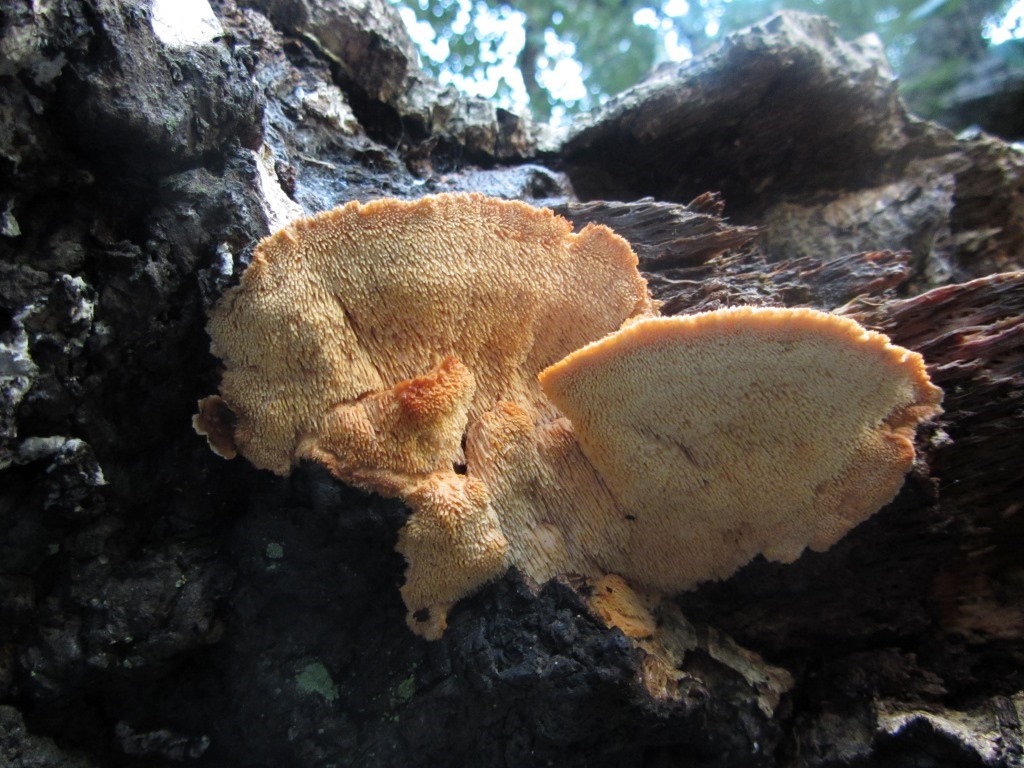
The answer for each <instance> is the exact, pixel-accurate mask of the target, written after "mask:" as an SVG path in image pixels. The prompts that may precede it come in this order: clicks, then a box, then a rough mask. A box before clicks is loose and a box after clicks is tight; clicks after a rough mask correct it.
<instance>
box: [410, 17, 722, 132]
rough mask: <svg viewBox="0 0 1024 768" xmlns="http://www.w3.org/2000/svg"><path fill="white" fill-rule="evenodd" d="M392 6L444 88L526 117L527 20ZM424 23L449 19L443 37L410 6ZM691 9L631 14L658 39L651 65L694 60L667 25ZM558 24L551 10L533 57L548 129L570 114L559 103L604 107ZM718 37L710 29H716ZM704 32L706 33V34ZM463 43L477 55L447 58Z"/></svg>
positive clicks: (573, 44) (682, 40) (574, 47)
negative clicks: (457, 41)
mask: <svg viewBox="0 0 1024 768" xmlns="http://www.w3.org/2000/svg"><path fill="white" fill-rule="evenodd" d="M406 2H407V3H408V4H399V5H398V9H399V13H400V14H401V17H402V20H403V21H404V22H405V25H406V27H407V28H408V30H409V33H410V35H411V36H412V39H413V41H414V42H415V43H416V45H417V47H418V48H419V51H420V53H421V55H422V56H424V57H425V58H427V59H429V61H430V62H432V63H433V64H434V65H436V69H437V72H438V79H439V80H440V82H441V83H442V84H443V85H453V86H455V87H456V88H458V89H459V90H460V91H462V92H463V93H466V94H468V95H471V96H479V97H482V98H487V99H493V100H494V101H495V102H496V103H497V104H498V105H500V106H502V107H505V108H507V109H510V110H512V111H514V112H518V113H525V112H527V111H528V110H529V106H530V97H529V94H528V92H527V89H526V84H525V83H524V81H523V75H522V72H521V71H520V69H519V58H520V56H521V54H522V52H523V47H524V46H525V44H526V14H524V13H523V12H522V11H518V10H516V9H514V8H512V7H511V6H509V5H499V6H498V7H490V6H489V5H488V4H487V3H485V2H483V1H482V0H440V2H432V1H431V0H406ZM414 3H415V4H416V6H417V7H418V8H419V10H420V11H421V14H420V15H421V16H424V15H426V16H427V17H428V18H431V19H440V18H442V17H445V18H447V19H450V20H451V21H450V24H449V27H448V30H447V34H446V33H444V32H442V33H439V32H438V30H437V29H435V25H434V24H432V23H431V22H430V21H427V20H424V19H423V18H417V14H416V11H415V10H414V8H413V7H412V4H414ZM689 10H690V4H689V2H687V0H665V2H663V3H661V4H660V9H656V8H655V7H653V4H652V6H651V7H643V8H640V9H638V10H637V11H635V13H634V14H633V19H632V21H633V24H634V25H636V26H637V27H648V28H650V29H653V30H655V31H656V32H658V34H659V39H660V43H661V45H660V51H659V54H658V57H657V61H659V62H663V61H673V62H678V61H683V60H686V59H689V58H691V57H692V56H693V51H692V50H691V49H690V47H689V45H688V42H687V41H686V39H685V38H683V37H682V36H681V35H680V34H679V32H678V31H677V30H676V29H675V25H674V24H673V21H672V19H674V18H676V17H680V16H684V15H685V14H686V13H688V12H689ZM561 21H562V18H561V14H560V12H558V11H554V12H553V14H552V17H551V19H550V24H549V25H547V26H546V27H545V28H544V30H543V48H542V50H541V55H540V56H539V57H538V58H537V73H536V77H537V82H538V83H539V84H540V85H541V86H542V87H543V88H544V90H545V91H547V93H548V94H550V97H551V101H552V106H551V122H552V123H554V124H559V123H565V122H567V121H568V119H569V112H570V110H569V109H567V107H566V104H573V103H577V104H580V103H586V100H587V99H589V100H590V102H591V103H593V104H595V105H596V104H600V103H602V102H604V101H606V100H607V98H608V95H607V94H602V93H597V91H596V90H595V88H596V86H594V85H593V84H588V83H587V78H588V75H589V72H588V70H587V68H586V67H585V66H584V65H583V63H581V62H580V60H579V59H578V57H577V44H576V42H575V41H574V40H573V39H572V36H571V35H564V34H561V33H560V32H559V31H558V30H557V29H556V27H557V26H559V25H560V23H561ZM716 31H717V30H716ZM709 32H710V30H709ZM456 36H457V37H459V38H462V39H463V40H464V41H466V42H470V43H472V42H476V43H478V44H479V53H478V54H477V55H476V56H472V55H460V54H458V53H455V52H453V50H452V45H451V40H452V38H454V37H456Z"/></svg>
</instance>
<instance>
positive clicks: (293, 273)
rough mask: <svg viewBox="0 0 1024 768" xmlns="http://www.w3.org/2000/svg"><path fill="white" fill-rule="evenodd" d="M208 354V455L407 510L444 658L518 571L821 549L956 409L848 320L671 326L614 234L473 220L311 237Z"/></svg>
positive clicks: (242, 298)
mask: <svg viewBox="0 0 1024 768" xmlns="http://www.w3.org/2000/svg"><path fill="white" fill-rule="evenodd" d="M209 331H210V335H211V338H212V347H211V348H212V350H213V352H214V354H216V355H217V356H218V357H220V358H221V360H222V361H223V363H224V375H223V379H222V382H221V387H220V394H219V395H213V396H211V397H208V398H205V399H204V400H203V401H201V403H200V410H199V413H198V414H197V415H196V417H195V418H194V424H195V427H196V430H197V431H198V432H200V433H201V434H204V435H206V436H207V437H208V439H209V441H210V444H211V447H213V449H214V450H215V451H216V452H217V453H218V454H220V455H222V456H224V457H226V458H231V457H232V456H233V455H234V454H235V453H239V454H241V455H242V456H244V457H246V458H247V459H248V460H249V461H251V462H252V463H253V464H255V465H256V466H258V467H261V468H264V469H269V470H271V471H273V472H276V473H278V474H286V473H288V472H289V471H290V470H291V468H292V467H293V466H294V465H295V463H296V462H298V461H299V460H302V459H312V460H315V461H318V462H320V463H321V464H323V465H324V466H326V467H327V468H328V469H329V470H330V471H331V472H332V473H333V474H334V475H335V476H336V477H338V478H340V479H342V480H344V481H346V482H349V483H352V484H354V485H357V486H359V487H362V488H365V489H369V490H373V491H376V492H378V493H382V494H385V495H389V496H397V497H399V498H401V499H403V500H404V501H405V502H406V503H407V504H408V506H409V507H410V509H411V511H412V514H411V515H410V518H409V520H408V522H407V524H406V526H405V527H404V529H403V530H402V532H401V534H400V536H399V543H398V548H399V551H401V552H402V554H403V555H404V556H405V558H406V560H407V562H408V568H407V571H406V581H405V585H404V586H403V587H402V595H403V598H404V600H405V603H406V606H407V607H408V609H409V624H410V626H411V627H412V628H413V630H414V631H416V632H418V633H419V634H421V635H423V636H425V637H428V638H436V637H438V636H440V634H441V633H442V632H443V631H444V628H445V625H446V615H447V611H448V609H449V607H450V606H451V605H452V604H453V603H454V602H455V601H456V600H458V599H459V598H461V597H463V596H465V595H467V594H469V593H470V592H472V591H473V590H475V589H476V588H478V587H479V586H480V585H481V584H483V583H485V582H486V581H488V580H489V579H492V578H494V577H495V576H497V575H500V574H501V573H502V572H503V571H504V570H505V569H507V568H508V567H509V566H516V567H518V568H520V569H521V570H523V571H524V572H525V573H526V574H528V575H529V576H530V577H532V578H533V579H536V580H537V581H544V580H547V579H549V578H551V577H553V576H556V575H559V574H569V573H575V574H580V575H584V576H589V577H594V578H600V577H602V576H605V575H606V574H609V573H613V574H618V575H620V576H622V577H625V578H626V579H627V580H629V582H630V583H631V584H634V585H635V586H637V587H639V588H643V589H646V590H654V591H661V592H666V593H667V592H672V591H677V590H680V589H685V588H687V587H691V586H693V585H694V584H696V583H698V582H700V581H702V580H705V579H712V578H722V577H725V576H728V575H729V574H731V573H732V572H734V571H735V570H736V569H737V568H738V567H740V566H741V565H743V564H744V563H746V562H747V561H748V560H750V559H751V558H752V557H753V556H754V555H756V554H757V553H759V552H761V553H764V554H765V556H766V557H769V558H772V559H777V560H783V561H790V560H793V559H795V558H796V557H797V556H799V554H800V552H801V551H802V550H803V549H804V547H805V546H811V547H812V548H815V549H824V548H827V547H828V546H830V545H831V544H832V543H834V542H835V541H836V540H837V539H838V538H839V537H841V536H842V535H843V534H844V533H845V532H846V531H847V530H849V529H850V528H852V527H853V526H854V525H856V524H857V523H858V522H860V521H861V520H863V519H865V518H866V517H868V516H869V515H871V514H872V513H873V512H875V511H876V510H877V509H878V508H879V507H881V506H882V505H884V504H885V503H887V502H888V501H889V500H891V499H892V497H893V496H895V494H896V492H897V491H898V490H899V487H900V485H901V483H902V481H903V476H904V473H905V472H906V471H907V469H908V468H909V467H910V465H911V464H912V462H913V458H914V449H913V434H914V430H915V428H916V426H917V424H918V422H920V421H921V420H923V419H926V418H928V417H930V416H932V415H934V414H935V413H937V412H938V410H939V409H938V402H939V400H940V398H941V393H940V392H939V390H938V389H936V388H935V387H933V386H932V385H931V384H930V383H929V382H928V379H927V375H926V374H925V371H924V364H923V361H922V360H921V358H920V356H919V355H917V354H916V353H913V352H909V351H907V350H904V349H901V348H899V347H896V346H893V345H891V344H889V342H888V339H887V338H886V337H884V336H882V335H880V334H877V333H872V332H869V331H865V330H864V329H863V328H861V327H860V326H858V325H857V324H856V323H854V322H853V321H850V320H843V319H840V318H837V317H834V316H832V315H828V314H825V313H821V312H816V311H812V310H781V309H730V310H722V311H720V312H712V313H706V314H702V315H695V316H691V317H674V318H660V317H658V316H657V308H656V306H655V304H654V303H653V302H652V301H651V299H650V297H649V296H648V293H647V287H646V282H645V281H644V280H643V278H642V277H641V276H640V274H639V272H638V271H637V260H636V256H635V255H634V253H633V252H632V250H631V249H630V247H629V245H628V243H626V242H625V241H624V240H622V238H620V237H618V236H617V235H615V234H614V233H613V232H611V231H610V230H609V229H607V228H605V227H601V226H588V227H586V228H585V229H583V230H582V231H581V232H579V233H573V232H572V227H571V225H570V224H569V223H568V222H566V221H565V220H563V219H561V218H558V217H556V216H555V215H554V214H552V213H551V212H550V211H547V210H543V209H535V208H531V207H530V206H527V205H525V204H523V203H518V202H506V201H500V200H495V199H491V198H487V197H484V196H482V195H462V194H459V195H438V196H434V197H427V198H423V199H420V200H417V201H412V202H405V201H398V200H379V201H375V202H371V203H367V204H360V203H349V204H347V205H345V206H343V207H341V208H338V209H335V210H333V211H330V212H328V213H324V214H320V215H318V216H314V217H312V218H308V219H303V220H300V221H297V222H294V223H293V224H291V225H289V226H287V227H285V228H284V229H283V230H281V231H279V232H278V233H276V234H274V235H272V236H270V237H268V238H266V239H265V240H264V241H263V242H261V243H260V244H259V246H258V247H257V248H256V251H255V253H254V256H253V260H252V263H251V265H250V266H249V268H248V269H247V270H246V272H245V274H244V275H243V277H242V280H241V282H240V284H239V286H238V287H236V288H234V289H232V290H230V291H229V292H228V293H227V294H226V295H225V296H224V298H223V299H222V301H221V302H220V303H219V304H218V306H217V307H216V308H215V310H214V311H213V313H212V315H211V318H210V323H209ZM542 387H543V389H542Z"/></svg>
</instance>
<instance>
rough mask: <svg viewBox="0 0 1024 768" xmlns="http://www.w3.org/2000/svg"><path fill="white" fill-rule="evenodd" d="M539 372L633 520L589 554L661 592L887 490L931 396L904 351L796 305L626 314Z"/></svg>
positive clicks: (830, 527)
mask: <svg viewBox="0 0 1024 768" xmlns="http://www.w3.org/2000/svg"><path fill="white" fill-rule="evenodd" d="M540 382H541V386H542V388H543V389H544V391H545V393H546V394H547V395H548V397H549V398H551V400H552V401H553V402H554V403H555V405H556V406H557V407H558V408H559V410H560V411H561V412H562V413H564V414H565V415H566V416H567V417H568V418H569V420H570V421H571V422H572V425H573V429H574V431H575V434H576V437H577V439H578V440H579V443H580V446H581V447H582V450H583V453H584V454H585V455H586V457H587V459H588V460H589V461H590V462H591V463H592V464H593V466H594V467H595V468H596V469H597V471H598V473H599V474H600V475H601V477H602V479H603V480H604V482H605V483H606V484H607V486H608V488H609V490H610V493H611V495H612V496H613V497H614V500H615V504H616V507H617V508H618V509H619V510H620V511H621V512H622V514H624V515H628V516H629V518H630V519H631V525H630V526H628V534H627V536H626V539H625V540H624V541H623V542H622V546H621V548H620V549H618V550H613V551H609V552H606V553H601V555H600V557H599V559H600V562H601V565H602V566H603V567H604V568H606V569H608V570H609V571H610V572H614V573H619V574H622V575H624V576H626V577H627V578H630V579H631V580H632V581H633V583H634V584H638V585H641V586H644V587H648V588H656V589H660V590H663V591H677V590H680V589H685V588H689V587H692V586H694V585H695V584H697V583H698V582H700V581H703V580H707V579H713V578H723V577H725V576H728V575H730V574H731V573H733V572H734V571H735V570H736V569H738V568H739V567H740V566H742V565H743V564H745V563H746V562H747V561H749V560H750V559H751V558H752V557H754V556H755V555H756V554H758V553H763V554H764V555H765V556H766V557H767V558H769V559H772V560H779V561H783V562H790V561H792V560H795V559H796V558H797V557H798V556H799V555H800V553H801V552H802V551H803V550H804V548H805V547H807V546H810V547H811V548H812V549H816V550H823V549H826V548H828V547H829V546H831V545H832V544H833V543H835V542H836V541H837V540H838V539H839V538H840V537H841V536H842V535H843V534H845V533H846V532H847V531H848V530H850V529H851V528H852V527H854V526H855V525H857V524H858V523H860V522H861V521H863V520H864V519H866V518H867V517H869V516H870V515H872V514H873V513H874V512H876V511H877V510H878V509H879V508H881V507H882V506H883V505H885V504H886V503H888V502H889V501H891V500H892V498H893V497H894V496H895V495H896V493H897V492H898V491H899V489H900V486H901V485H902V483H903V478H904V475H905V474H906V472H907V471H908V470H909V469H910V467H911V465H912V463H913V460H914V445H913V436H914V430H915V428H916V427H917V425H918V423H919V422H920V421H922V420H923V419H927V418H930V417H931V416H934V415H935V414H937V413H939V412H940V409H939V402H940V401H941V397H942V393H941V390H939V389H938V388H937V387H935V386H933V385H932V384H931V382H930V381H929V379H928V376H927V373H926V371H925V366H924V361H923V360H922V358H921V356H920V355H918V354H917V353H915V352H910V351H908V350H906V349H903V348H901V347H897V346H895V345H893V344H891V343H890V342H889V339H888V338H887V337H886V336H884V335H882V334H880V333H874V332H872V331H868V330H865V329H864V328H862V327H861V326H860V325H858V324H857V323H856V322H854V321H852V320H848V319H845V318H840V317H837V316H835V315H831V314H827V313H824V312H818V311H815V310H809V309H773V308H749V307H742V308H732V309H723V310H718V311H714V312H707V313H701V314H696V315H690V316H684V317H666V318H646V319H640V320H637V321H635V322H633V323H631V324H629V325H627V326H626V327H624V328H623V329H622V330H620V331H619V332H617V333H614V334H611V335H609V336H607V337H605V338H604V339H601V340H600V341H597V342H594V343H592V344H590V345H588V346H586V347H584V348H582V349H580V350H578V351H576V352H574V353H572V354H570V355H568V356H567V357H566V358H564V359H563V360H561V361H560V362H558V363H556V364H555V365H553V366H551V367H549V368H547V369H546V370H544V371H543V372H542V373H541V374H540Z"/></svg>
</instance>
